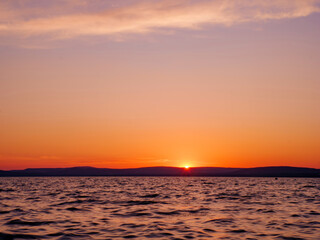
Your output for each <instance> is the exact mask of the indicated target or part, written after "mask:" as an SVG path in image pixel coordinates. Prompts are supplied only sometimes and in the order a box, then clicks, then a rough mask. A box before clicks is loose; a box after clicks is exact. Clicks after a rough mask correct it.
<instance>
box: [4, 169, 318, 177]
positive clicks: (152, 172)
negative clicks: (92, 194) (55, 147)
mask: <svg viewBox="0 0 320 240" xmlns="http://www.w3.org/2000/svg"><path fill="white" fill-rule="evenodd" d="M5 176H226V177H320V169H314V168H298V167H258V168H220V167H198V168H190V169H184V168H177V167H145V168H127V169H112V168H94V167H72V168H27V169H25V170H12V171H2V170H0V177H5Z"/></svg>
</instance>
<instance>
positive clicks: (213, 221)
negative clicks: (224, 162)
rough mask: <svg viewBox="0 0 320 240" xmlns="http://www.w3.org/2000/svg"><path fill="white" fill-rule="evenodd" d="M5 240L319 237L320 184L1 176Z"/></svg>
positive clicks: (0, 234)
mask: <svg viewBox="0 0 320 240" xmlns="http://www.w3.org/2000/svg"><path fill="white" fill-rule="evenodd" d="M0 239H248V240H249V239H292V240H294V239H295V240H298V239H314V240H319V239H320V179H316V178H313V179H312V178H310V179H302V178H301V179H299V178H297V179H294V178H279V179H278V180H276V179H274V178H222V177H219V178H215V177H36V178H27V177H21V178H19V177H17V178H0Z"/></svg>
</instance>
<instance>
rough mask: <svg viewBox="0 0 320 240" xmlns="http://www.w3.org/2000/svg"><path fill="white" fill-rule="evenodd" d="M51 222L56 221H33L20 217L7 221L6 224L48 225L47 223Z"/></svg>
mask: <svg viewBox="0 0 320 240" xmlns="http://www.w3.org/2000/svg"><path fill="white" fill-rule="evenodd" d="M51 223H54V222H52V221H41V222H40V221H39V222H37V221H34V222H31V221H23V220H20V219H13V220H11V221H9V222H7V223H6V225H25V226H40V225H47V224H51Z"/></svg>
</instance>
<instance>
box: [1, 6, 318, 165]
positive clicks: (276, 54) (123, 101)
mask: <svg viewBox="0 0 320 240" xmlns="http://www.w3.org/2000/svg"><path fill="white" fill-rule="evenodd" d="M319 43H320V0H270V1H265V0H256V1H251V0H241V1H240V0H239V1H234V0H233V1H231V0H224V1H223V0H176V1H171V0H170V1H169V0H149V1H141V0H117V1H115V0H112V1H111V0H107V1H102V0H96V1H89V0H55V1H43V0H2V1H0V53H1V54H0V169H23V168H26V167H70V166H95V167H112V168H126V167H142V166H164V165H165V166H186V165H188V166H191V167H196V166H221V167H255V166H270V165H290V166H304V167H315V168H320V107H319V103H320V65H319V64H320V47H319Z"/></svg>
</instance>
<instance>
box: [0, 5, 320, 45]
mask: <svg viewBox="0 0 320 240" xmlns="http://www.w3.org/2000/svg"><path fill="white" fill-rule="evenodd" d="M59 2H60V5H59V6H60V7H59V9H58V10H57V8H55V11H52V9H53V8H54V7H53V6H52V5H51V6H46V5H43V6H37V4H36V3H39V1H37V0H35V1H32V0H27V1H25V2H24V3H23V1H18V0H11V1H4V2H2V3H1V4H0V16H1V17H0V35H5V36H20V37H34V36H50V37H51V38H57V39H66V38H75V37H78V36H104V35H106V36H114V35H119V34H132V33H133V34H137V33H147V32H154V31H157V30H160V29H199V28H202V27H204V26H206V25H226V26H231V25H234V24H239V23H243V22H256V21H266V20H275V19H286V18H298V17H304V16H308V15H310V14H312V13H315V12H319V0H269V1H265V0H255V1H252V0H238V1H237V0H197V1H194V0H176V1H171V0H149V1H128V0H127V1H120V2H122V3H126V4H122V5H120V6H112V4H110V1H107V2H108V4H102V2H101V1H89V0H87V1H84V0H83V1H80V3H81V4H79V2H78V4H76V5H75V4H72V3H73V2H77V1H74V0H70V1H67V0H64V1H62V0H60V1H59ZM31 3H33V5H32V4H31ZM31 6H32V7H31ZM64 7H65V8H64Z"/></svg>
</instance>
